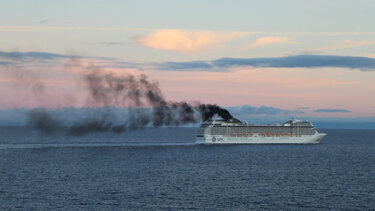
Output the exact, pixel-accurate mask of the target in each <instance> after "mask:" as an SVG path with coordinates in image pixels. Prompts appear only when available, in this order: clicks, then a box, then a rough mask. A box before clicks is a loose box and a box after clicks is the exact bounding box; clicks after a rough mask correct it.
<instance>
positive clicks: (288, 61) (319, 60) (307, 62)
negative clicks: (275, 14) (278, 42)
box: [212, 55, 375, 70]
mask: <svg viewBox="0 0 375 211" xmlns="http://www.w3.org/2000/svg"><path fill="white" fill-rule="evenodd" d="M212 63H213V65H214V66H222V67H230V66H253V67H276V68H282V67H284V68H295V67H300V68H313V67H342V68H358V69H363V70H365V69H375V59H374V58H368V57H354V56H331V55H297V56H286V57H276V58H249V59H236V58H222V59H218V60H215V61H213V62H212Z"/></svg>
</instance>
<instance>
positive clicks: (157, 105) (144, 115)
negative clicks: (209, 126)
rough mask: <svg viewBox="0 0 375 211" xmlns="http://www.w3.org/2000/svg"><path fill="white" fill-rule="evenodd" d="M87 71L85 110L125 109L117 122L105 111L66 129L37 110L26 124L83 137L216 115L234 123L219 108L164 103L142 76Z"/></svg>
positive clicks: (160, 93) (161, 97)
mask: <svg viewBox="0 0 375 211" xmlns="http://www.w3.org/2000/svg"><path fill="white" fill-rule="evenodd" d="M89 70H90V71H91V72H90V74H88V75H86V76H85V77H84V81H85V83H86V85H87V88H88V91H89V100H88V106H89V107H105V106H115V107H127V108H128V115H126V116H121V117H120V120H121V121H120V122H119V121H114V119H116V114H115V112H114V111H113V109H107V110H105V111H104V112H103V111H100V112H97V113H95V114H94V115H93V116H89V117H87V118H85V119H84V120H81V121H78V122H75V123H73V124H72V125H70V126H66V125H64V124H62V123H61V120H59V119H58V118H54V117H52V116H51V115H49V114H48V112H47V111H45V110H37V111H32V112H30V114H29V121H28V122H29V124H30V125H32V126H34V127H35V128H37V129H39V130H41V131H43V132H45V133H46V134H51V133H53V132H55V131H57V130H61V131H64V132H66V133H68V134H70V135H85V134H87V133H92V132H114V133H121V132H124V131H129V130H137V129H142V128H145V127H147V126H154V127H160V126H178V125H184V124H189V123H196V122H198V121H209V120H211V119H212V118H214V117H215V116H216V115H217V116H219V117H221V118H222V119H223V120H225V121H229V120H230V119H233V117H232V115H231V114H230V113H229V112H228V111H227V110H226V109H224V108H221V107H220V106H218V105H214V104H201V103H199V102H195V103H188V102H170V101H167V100H165V98H164V96H163V93H162V91H161V90H160V88H159V84H158V83H157V82H152V81H149V80H148V78H147V76H146V75H144V74H142V75H139V76H134V75H131V74H128V75H125V76H119V75H115V74H110V73H103V71H102V70H101V69H99V68H96V67H95V68H93V67H90V68H89ZM117 118H118V117H117Z"/></svg>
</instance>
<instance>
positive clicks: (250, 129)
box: [196, 118, 326, 144]
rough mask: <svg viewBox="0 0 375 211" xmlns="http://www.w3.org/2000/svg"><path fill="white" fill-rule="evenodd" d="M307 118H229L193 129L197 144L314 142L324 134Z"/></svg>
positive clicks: (318, 141)
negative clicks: (278, 121) (267, 121)
mask: <svg viewBox="0 0 375 211" xmlns="http://www.w3.org/2000/svg"><path fill="white" fill-rule="evenodd" d="M325 135H326V134H324V133H319V132H318V131H317V130H316V128H315V127H314V125H313V124H312V123H311V122H310V121H300V120H298V119H296V118H293V119H292V120H290V121H287V122H284V123H281V124H273V125H257V124H247V123H243V122H241V121H239V120H238V119H235V118H232V119H230V120H228V121H224V120H212V121H209V122H203V123H202V124H201V126H200V127H199V128H198V130H197V134H196V143H198V144H318V143H320V140H321V139H322V138H323V137H324V136H325Z"/></svg>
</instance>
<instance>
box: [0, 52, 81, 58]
mask: <svg viewBox="0 0 375 211" xmlns="http://www.w3.org/2000/svg"><path fill="white" fill-rule="evenodd" d="M74 57H75V58H81V57H80V56H73V55H63V54H56V53H48V52H16V51H13V52H5V51H0V58H7V59H26V58H31V59H56V58H74Z"/></svg>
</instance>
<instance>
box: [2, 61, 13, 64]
mask: <svg viewBox="0 0 375 211" xmlns="http://www.w3.org/2000/svg"><path fill="white" fill-rule="evenodd" d="M9 64H12V62H4V61H0V65H9Z"/></svg>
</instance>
